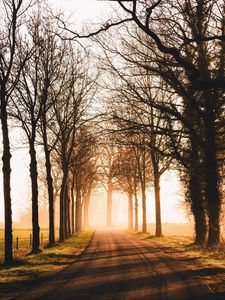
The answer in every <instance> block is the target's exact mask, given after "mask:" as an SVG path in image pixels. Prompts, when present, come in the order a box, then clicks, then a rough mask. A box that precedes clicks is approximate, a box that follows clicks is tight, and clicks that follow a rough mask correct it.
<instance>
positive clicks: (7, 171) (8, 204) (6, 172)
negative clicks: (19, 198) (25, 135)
mask: <svg viewBox="0 0 225 300" xmlns="http://www.w3.org/2000/svg"><path fill="white" fill-rule="evenodd" d="M1 88H2V87H1ZM2 89H3V88H2ZM0 92H1V125H2V144H3V156H2V162H3V167H2V172H3V191H4V205H5V264H7V265H8V264H11V263H12V262H13V236H12V201H11V183H10V181H11V163H10V161H11V153H10V142H9V133H8V116H7V110H6V103H5V95H4V92H3V91H0Z"/></svg>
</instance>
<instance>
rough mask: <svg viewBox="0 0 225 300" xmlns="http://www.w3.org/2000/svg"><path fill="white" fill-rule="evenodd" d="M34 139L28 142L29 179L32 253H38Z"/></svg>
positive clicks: (38, 233) (36, 173)
mask: <svg viewBox="0 0 225 300" xmlns="http://www.w3.org/2000/svg"><path fill="white" fill-rule="evenodd" d="M34 142H35V139H34V138H31V139H30V141H29V146H30V151H29V152H30V178H31V191H32V233H33V240H32V253H38V252H39V251H40V249H39V247H40V227H39V221H38V183H37V180H38V172H37V159H36V150H35V146H34Z"/></svg>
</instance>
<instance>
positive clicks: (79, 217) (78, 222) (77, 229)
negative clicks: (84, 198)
mask: <svg viewBox="0 0 225 300" xmlns="http://www.w3.org/2000/svg"><path fill="white" fill-rule="evenodd" d="M75 224H76V226H75V232H76V233H80V232H81V227H82V207H81V191H80V189H79V188H77V192H76V219H75Z"/></svg>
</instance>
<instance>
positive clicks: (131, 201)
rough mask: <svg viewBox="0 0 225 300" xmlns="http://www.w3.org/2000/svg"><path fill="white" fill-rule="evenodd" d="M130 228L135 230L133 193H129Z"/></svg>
mask: <svg viewBox="0 0 225 300" xmlns="http://www.w3.org/2000/svg"><path fill="white" fill-rule="evenodd" d="M128 228H129V229H130V230H133V228H134V227H133V199H132V192H131V191H129V192H128Z"/></svg>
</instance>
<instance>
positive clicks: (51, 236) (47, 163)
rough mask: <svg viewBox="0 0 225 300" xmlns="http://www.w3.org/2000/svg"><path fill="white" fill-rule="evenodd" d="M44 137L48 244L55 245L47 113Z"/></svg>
mask: <svg viewBox="0 0 225 300" xmlns="http://www.w3.org/2000/svg"><path fill="white" fill-rule="evenodd" d="M42 123H43V124H42V125H43V128H42V129H43V130H42V138H43V144H44V152H45V168H46V182H47V187H48V205H49V236H48V245H49V246H53V245H54V244H55V208H54V188H53V178H52V170H51V168H52V166H51V159H50V151H49V147H48V137H47V128H46V114H45V113H44V114H43V117H42Z"/></svg>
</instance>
